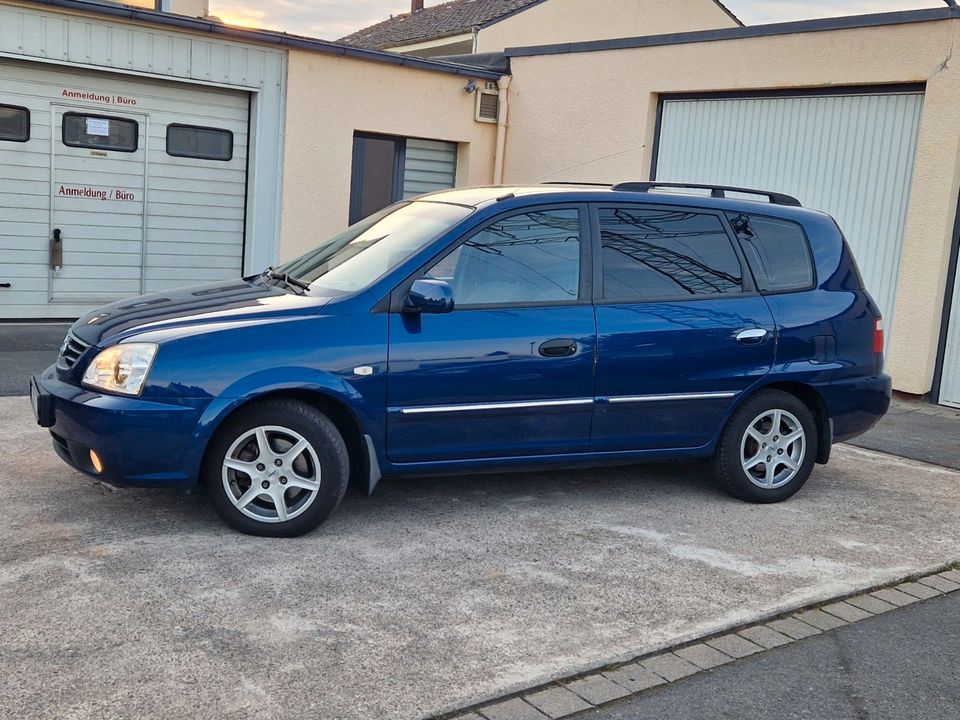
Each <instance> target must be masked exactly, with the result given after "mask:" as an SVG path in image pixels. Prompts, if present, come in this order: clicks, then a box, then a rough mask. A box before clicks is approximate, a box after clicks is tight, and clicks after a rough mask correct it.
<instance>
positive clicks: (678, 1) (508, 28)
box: [476, 0, 736, 52]
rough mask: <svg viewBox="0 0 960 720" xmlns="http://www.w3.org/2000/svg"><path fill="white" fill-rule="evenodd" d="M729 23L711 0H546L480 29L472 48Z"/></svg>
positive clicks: (484, 49)
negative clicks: (667, 0) (474, 45)
mask: <svg viewBox="0 0 960 720" xmlns="http://www.w3.org/2000/svg"><path fill="white" fill-rule="evenodd" d="M735 26H736V22H734V20H733V18H731V17H730V16H729V15H728V14H727V13H726V12H724V11H723V9H722V8H721V7H720V6H719V5H717V4H716V3H715V2H713V0H670V1H669V2H664V1H663V0H546V1H545V2H542V3H540V4H538V5H534V6H533V7H531V8H528V9H526V10H524V11H523V12H518V13H516V14H515V15H511V16H509V17H507V18H505V19H504V20H501V21H500V22H497V23H494V24H493V25H490V26H489V27H485V28H483V29H482V30H480V31H479V32H478V33H477V48H476V52H500V51H502V50H504V49H505V48H508V47H521V46H527V45H546V44H550V43H561V42H580V41H582V40H607V39H610V38H622V37H634V36H638V35H661V34H663V33H674V32H688V31H692V30H710V29H715V28H723V27H735Z"/></svg>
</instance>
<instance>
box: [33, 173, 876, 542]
mask: <svg viewBox="0 0 960 720" xmlns="http://www.w3.org/2000/svg"><path fill="white" fill-rule="evenodd" d="M883 343H884V339H883V325H882V322H881V318H880V313H879V311H878V309H877V305H876V303H874V301H873V300H872V299H871V297H870V294H869V293H868V292H867V291H866V289H865V288H864V287H863V282H862V280H861V277H860V274H859V272H858V270H857V267H856V264H855V262H854V259H853V257H852V255H851V253H850V249H849V247H848V246H847V243H846V241H845V240H844V238H843V235H842V233H841V231H840V229H839V228H838V227H837V224H836V223H835V222H834V221H833V219H831V218H830V217H829V216H828V215H825V214H823V213H820V212H815V211H812V210H807V209H803V208H802V207H800V203H799V202H797V201H796V200H795V199H794V198H791V197H788V196H785V195H781V194H777V193H766V192H761V191H756V190H744V189H739V188H721V187H706V189H705V190H704V189H703V186H699V187H693V186H680V185H674V184H663V183H625V184H621V185H615V186H613V187H610V186H602V187H600V186H596V187H595V186H588V185H577V186H572V185H571V186H566V185H538V186H531V187H513V188H504V187H495V188H477V189H463V190H451V191H448V192H441V193H437V194H432V195H427V196H424V197H421V198H419V199H416V200H413V201H406V202H400V203H397V204H395V205H392V206H390V207H388V208H386V209H385V210H383V211H381V212H379V213H377V214H375V215H373V216H371V217H369V218H367V219H365V220H363V221H361V222H360V223H358V224H356V225H354V226H352V227H350V228H349V229H348V230H346V231H345V232H343V233H341V234H340V235H337V236H336V237H334V238H332V239H330V240H328V241H327V242H325V243H323V244H321V245H320V246H318V247H317V248H316V249H315V250H312V251H311V252H308V253H307V254H305V255H303V256H302V257H299V258H297V259H295V260H292V261H290V262H288V263H286V264H284V265H282V266H280V267H277V268H268V269H267V270H265V271H264V272H263V273H261V274H259V275H252V276H250V277H246V278H243V279H238V280H236V281H231V282H222V283H217V284H212V285H205V286H201V287H190V288H185V289H181V290H177V291H174V292H167V293H157V294H153V295H145V296H143V297H138V298H134V299H131V300H126V301H121V302H116V303H113V304H110V305H106V306H104V307H102V308H100V309H98V310H96V311H95V312H93V313H91V314H89V315H87V316H85V317H83V318H80V320H78V321H77V322H76V323H75V324H74V325H73V326H72V328H71V329H70V331H69V333H68V334H67V337H66V339H65V340H64V343H63V346H62V347H61V349H60V354H59V357H58V359H57V362H56V364H55V365H54V366H52V367H50V368H49V369H47V370H46V371H45V372H44V373H43V374H42V375H40V376H38V377H35V378H33V379H32V381H31V388H30V391H31V399H32V401H33V405H34V411H35V414H36V416H37V420H38V422H39V424H40V425H41V426H43V427H47V428H49V429H50V434H51V435H52V437H53V448H54V450H55V451H56V452H57V454H58V455H60V457H61V458H63V460H64V461H66V462H67V463H68V464H70V465H71V466H72V467H74V468H76V469H78V470H80V471H82V472H84V473H88V474H90V475H93V476H95V477H97V478H100V479H102V480H104V481H106V482H109V483H114V484H119V485H134V486H146V485H151V486H158V485H159V486H180V487H187V488H189V487H193V486H195V485H197V484H198V483H199V484H202V485H203V486H205V488H206V490H207V492H208V495H209V497H210V499H211V501H212V503H213V506H214V508H215V509H216V511H217V512H218V513H219V514H220V515H221V516H222V518H223V519H224V520H225V521H226V522H227V523H229V524H230V525H231V526H233V527H234V528H236V529H238V530H240V531H243V532H246V533H252V534H257V535H271V536H295V535H300V534H302V533H305V532H308V531H309V530H311V529H313V528H315V527H317V526H318V525H319V524H320V523H321V522H323V521H324V519H326V518H327V516H329V515H330V513H331V512H333V510H334V509H335V508H336V507H337V505H338V504H339V503H340V501H341V499H342V498H343V496H344V493H345V492H346V490H347V487H348V484H350V483H352V484H353V485H354V486H356V487H359V488H360V489H361V490H362V491H363V492H364V493H367V494H369V493H371V492H373V490H374V487H375V486H376V485H377V483H378V481H379V480H380V479H381V477H397V476H403V475H423V474H452V475H456V474H462V473H473V472H477V471H481V470H505V469H522V468H538V469H539V468H544V467H548V466H553V467H564V468H566V467H572V466H576V465H596V464H607V463H634V462H638V461H643V460H667V459H694V458H712V461H713V466H714V470H715V474H716V478H717V482H718V484H719V487H720V488H721V489H723V490H724V491H726V492H728V493H730V494H732V495H734V496H736V497H738V498H741V499H743V500H747V501H751V502H758V503H768V502H777V501H780V500H784V499H786V498H788V497H790V496H791V495H793V494H794V493H795V492H797V491H798V490H799V489H800V488H801V486H803V484H804V483H805V482H806V481H807V478H808V477H809V476H810V473H811V470H812V469H813V466H814V464H815V463H826V462H827V461H828V459H829V457H830V450H831V446H832V445H833V443H836V442H841V441H843V440H847V439H849V438H852V437H854V436H856V435H859V434H861V433H863V432H865V431H866V430H868V429H869V428H870V427H872V426H873V425H874V424H875V423H876V422H877V420H878V419H879V418H880V417H882V416H883V414H884V413H885V412H886V411H887V407H888V405H889V401H890V378H889V377H888V376H887V375H885V374H884V373H883V370H882V367H883Z"/></svg>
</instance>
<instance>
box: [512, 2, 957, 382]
mask: <svg viewBox="0 0 960 720" xmlns="http://www.w3.org/2000/svg"><path fill="white" fill-rule="evenodd" d="M546 4H548V5H549V3H546ZM958 36H960V21H953V20H944V21H939V22H929V23H916V24H909V25H894V26H884V27H873V28H858V29H849V30H835V31H829V32H816V33H797V34H791V35H781V36H775V37H761V38H744V39H737V40H727V41H717V42H705V43H697V44H683V45H669V46H668V45H664V46H656V47H648V48H634V49H624V50H611V51H602V52H589V53H573V54H563V55H545V56H535V57H516V58H513V60H512V69H513V81H512V84H511V98H510V110H509V112H510V121H509V122H510V129H509V134H508V137H507V151H506V167H505V173H506V180H507V181H508V182H541V181H549V180H580V181H596V182H617V181H624V180H643V179H646V178H648V176H649V171H650V165H651V160H652V143H653V138H654V130H655V125H656V111H657V103H658V98H659V94H660V93H670V92H700V91H720V90H746V89H770V88H788V87H824V86H830V85H861V84H879V83H901V82H925V83H926V97H925V101H924V108H923V116H922V118H921V124H920V134H919V141H918V142H919V144H918V151H917V161H916V166H915V174H914V181H913V186H912V189H911V197H910V205H909V210H908V214H907V224H906V233H905V238H904V248H903V256H902V258H901V262H900V277H899V280H898V284H897V295H896V304H895V309H894V317H893V319H892V326H893V338H892V343H891V346H890V348H889V351H888V358H887V360H888V364H887V367H888V370H889V371H890V372H891V374H892V375H893V376H894V386H895V388H896V389H898V390H901V391H904V392H909V393H916V394H922V393H927V392H929V391H930V389H931V385H932V381H933V375H934V366H935V362H936V350H937V340H938V333H939V328H940V322H941V310H942V306H943V298H944V292H945V285H946V277H947V270H948V258H949V248H950V241H951V235H952V228H953V221H954V214H955V210H956V205H957V194H958V186H960V165H958V155H960V132H958V131H957V128H958V127H960V69H957V68H955V67H954V63H953V62H952V61H950V57H951V48H952V47H953V45H954V43H955V42H956V41H957V40H958V39H960V37H958ZM888 321H889V319H888Z"/></svg>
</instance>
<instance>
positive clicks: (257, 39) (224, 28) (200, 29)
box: [27, 0, 501, 80]
mask: <svg viewBox="0 0 960 720" xmlns="http://www.w3.org/2000/svg"><path fill="white" fill-rule="evenodd" d="M27 2H30V3H32V4H34V5H47V6H49V7H55V8H61V9H64V10H75V11H79V12H88V13H91V12H92V13H97V14H99V15H106V16H109V17H115V18H121V19H124V20H133V21H136V22H142V23H147V24H150V25H158V26H163V27H170V28H176V29H178V30H189V31H193V32H197V33H205V34H207V35H216V36H218V37H223V38H224V39H229V40H237V41H239V42H253V43H263V44H266V45H276V46H279V47H284V48H294V49H298V50H308V51H311V52H319V53H326V54H328V55H339V56H342V57H351V58H356V59H358V60H368V61H370V62H378V63H383V64H386V65H402V66H406V67H410V68H416V69H418V70H428V71H432V72H441V73H447V74H451V75H464V76H469V77H474V78H482V79H485V80H497V79H499V78H500V75H501V74H500V73H499V72H497V71H495V70H489V69H487V68H481V67H473V66H469V65H459V64H456V63H451V62H444V61H442V60H430V59H428V58H419V57H412V56H408V55H400V54H398V53H390V52H384V51H382V50H366V49H363V48H354V47H349V46H346V45H339V44H337V43H332V42H328V41H326V40H317V39H314V38H308V37H303V36H300V35H289V34H287V33H282V32H275V31H273V30H255V29H249V30H248V29H246V28H239V27H233V26H231V25H224V24H223V23H219V22H213V21H211V20H205V19H203V18H190V17H185V16H181V15H169V14H167V13H160V12H154V11H152V10H140V9H137V8H131V7H126V6H122V5H113V4H107V3H101V2H91V1H90V0H27Z"/></svg>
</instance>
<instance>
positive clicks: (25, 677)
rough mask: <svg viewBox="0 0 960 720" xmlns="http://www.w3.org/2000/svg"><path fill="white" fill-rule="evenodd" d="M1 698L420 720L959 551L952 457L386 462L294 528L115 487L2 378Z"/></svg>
mask: <svg viewBox="0 0 960 720" xmlns="http://www.w3.org/2000/svg"><path fill="white" fill-rule="evenodd" d="M0 440H2V441H3V451H2V453H0V492H2V493H3V496H4V497H5V498H6V500H5V502H4V520H3V522H2V523H0V608H3V610H2V612H0V637H2V642H0V716H2V717H11V718H48V717H61V718H102V717H111V718H126V717H130V718H133V717H138V718H150V717H167V718H169V717H205V718H209V717H224V718H254V717H256V718H262V717H270V718H337V719H339V720H352V719H354V718H356V719H358V720H359V719H360V718H363V719H364V720H369V719H370V718H415V717H418V716H423V715H428V714H431V713H436V712H440V711H443V710H448V709H452V708H454V707H461V706H463V705H466V704H468V703H472V702H477V701H480V700H483V699H487V698H491V697H495V696H499V695H501V694H503V693H505V692H508V691H511V690H514V689H519V688H520V687H526V686H529V685H532V684H535V683H538V682H544V681H546V680H548V679H550V678H551V677H554V676H556V675H561V674H562V675H568V674H571V673H573V672H576V671H579V670H585V669H588V668H592V667H595V666H598V665H601V664H604V663H606V662H609V661H613V660H616V659H627V658H630V657H633V656H636V655H638V654H640V653H644V652H648V651H652V650H654V649H657V648H658V647H661V646H664V645H667V644H673V643H674V642H677V641H680V640H683V639H688V638H692V637H695V636H700V635H702V634H705V633H708V632H711V631H718V630H720V629H722V628H724V627H726V626H729V625H731V624H738V623H741V622H744V621H747V620H749V619H751V618H755V617H757V616H758V615H763V614H766V613H771V612H774V611H776V610H778V609H781V608H787V607H794V606H798V605H802V604H806V603H809V602H813V601H817V600H820V599H826V598H828V597H832V596H835V595H837V594H841V593H845V592H848V591H852V590H854V589H859V588H863V587H866V586H872V585H875V584H879V583H883V582H886V581H889V580H892V579H896V578H899V577H901V576H904V575H906V574H908V573H910V572H911V571H918V570H921V569H925V568H928V567H932V566H935V565H939V564H942V563H945V562H948V561H949V562H953V561H958V560H960V473H958V472H956V471H953V470H949V469H945V468H940V467H935V466H928V465H923V464H919V463H915V462H912V461H904V460H900V459H896V458H892V457H889V456H885V455H880V454H876V453H873V452H870V451H866V450H861V449H857V448H849V447H840V448H837V451H836V455H835V459H834V461H833V462H832V463H831V464H830V465H829V466H828V467H827V468H822V467H820V468H818V469H817V470H816V471H815V473H814V476H813V478H812V479H811V481H810V483H809V484H808V485H807V487H806V488H805V489H804V490H803V491H802V492H801V493H800V494H799V495H798V496H797V497H795V498H794V499H792V500H791V501H789V502H787V503H784V504H781V505H776V506H764V507H760V506H752V505H746V504H743V503H740V502H737V501H734V500H731V499H729V498H727V497H725V496H723V495H721V494H719V493H718V492H717V491H715V490H714V489H713V487H712V485H711V483H710V481H709V479H708V478H709V473H708V470H707V468H705V467H704V466H701V465H696V464H685V465H673V466H663V465H661V466H644V467H633V468H627V469H622V468H621V469H605V470H593V471H586V472H568V473H553V472H551V473H540V474H538V473H527V474H524V475H498V476H484V477H463V478H457V479H419V480H408V481H403V482H401V481H394V482H390V481H387V482H384V483H383V484H382V485H381V486H380V487H379V488H378V490H377V493H376V495H375V496H374V497H373V498H370V499H362V498H359V497H349V498H348V499H347V501H346V502H345V503H344V506H343V507H342V509H341V510H340V511H339V512H338V513H337V514H336V515H335V516H334V517H333V518H332V519H331V521H330V522H329V523H327V524H326V525H325V526H324V527H323V528H321V529H320V530H319V531H317V532H315V533H314V534H312V535H310V536H308V537H305V538H301V539H297V540H272V539H258V538H250V537H245V536H242V535H238V534H235V533H233V532H231V531H230V530H228V529H227V528H225V527H224V526H222V525H221V524H220V523H219V522H218V520H217V519H216V518H215V516H214V515H213V513H212V511H211V510H210V509H209V508H208V507H207V504H206V501H205V498H203V497H202V496H200V497H198V496H188V495H185V494H181V493H173V492H164V491H131V490H116V491H112V490H109V489H107V488H105V487H104V486H102V485H100V484H98V483H96V482H94V481H92V480H90V479H88V478H85V477H83V476H81V475H79V474H77V473H75V472H73V471H72V470H69V469H68V468H66V467H65V466H64V465H63V464H62V463H61V462H60V460H59V459H57V458H56V457H55V456H54V454H53V452H52V450H50V449H49V447H48V445H49V441H48V439H47V434H46V432H45V431H44V430H41V429H39V428H37V427H36V426H35V425H34V424H33V423H32V418H30V417H29V407H28V402H27V400H26V398H23V397H17V398H0Z"/></svg>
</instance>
